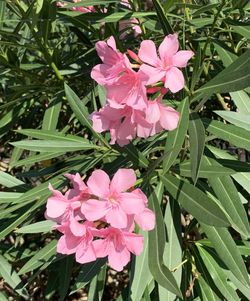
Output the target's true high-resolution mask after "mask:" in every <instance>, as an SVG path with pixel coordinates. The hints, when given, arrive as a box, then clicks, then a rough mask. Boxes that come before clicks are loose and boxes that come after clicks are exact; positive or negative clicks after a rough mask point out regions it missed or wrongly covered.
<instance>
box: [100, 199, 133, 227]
mask: <svg viewBox="0 0 250 301" xmlns="http://www.w3.org/2000/svg"><path fill="white" fill-rule="evenodd" d="M105 218H106V220H107V222H108V223H109V224H110V225H111V226H112V227H115V228H118V229H122V228H126V227H127V224H128V219H127V215H126V213H125V212H124V211H123V209H122V208H121V207H120V206H119V205H118V206H114V207H113V208H112V209H111V210H109V211H108V212H107V213H106V215H105Z"/></svg>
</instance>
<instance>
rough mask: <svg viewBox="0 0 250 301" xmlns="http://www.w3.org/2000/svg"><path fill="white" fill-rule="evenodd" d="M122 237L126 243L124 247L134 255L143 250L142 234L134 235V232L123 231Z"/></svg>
mask: <svg viewBox="0 0 250 301" xmlns="http://www.w3.org/2000/svg"><path fill="white" fill-rule="evenodd" d="M123 237H124V239H125V243H126V247H127V248H128V250H129V251H130V252H132V253H133V254H135V255H139V254H140V253H141V252H142V250H143V240H144V238H143V236H142V235H136V234H134V233H128V232H126V233H124V236H123Z"/></svg>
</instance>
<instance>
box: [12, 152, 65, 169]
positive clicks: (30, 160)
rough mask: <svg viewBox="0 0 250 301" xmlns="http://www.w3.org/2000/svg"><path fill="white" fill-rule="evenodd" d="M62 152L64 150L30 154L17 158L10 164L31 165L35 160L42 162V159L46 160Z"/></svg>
mask: <svg viewBox="0 0 250 301" xmlns="http://www.w3.org/2000/svg"><path fill="white" fill-rule="evenodd" d="M63 154H64V152H56V153H52V152H50V153H41V154H38V155H33V156H30V157H28V158H26V159H22V160H19V161H17V162H14V163H13V165H12V166H13V167H19V166H25V165H26V166H27V165H32V164H34V163H37V162H42V161H46V160H49V159H53V158H56V157H59V156H61V155H63Z"/></svg>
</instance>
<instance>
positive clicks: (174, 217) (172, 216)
mask: <svg viewBox="0 0 250 301" xmlns="http://www.w3.org/2000/svg"><path fill="white" fill-rule="evenodd" d="M164 222H165V225H166V232H167V241H166V245H165V250H164V256H163V261H164V264H165V265H166V266H167V267H169V268H170V269H171V270H172V271H173V276H174V278H175V279H176V282H177V283H178V285H179V286H180V283H181V275H182V266H181V262H182V248H181V212H180V207H179V204H178V203H177V202H176V201H175V200H174V199H173V198H172V197H169V200H168V203H167V207H166V211H165V215H164ZM175 269H176V270H175ZM158 289H159V296H160V300H165V301H174V300H175V299H176V296H175V295H174V294H172V293H171V292H170V291H168V290H166V289H165V288H163V287H162V286H159V288H158Z"/></svg>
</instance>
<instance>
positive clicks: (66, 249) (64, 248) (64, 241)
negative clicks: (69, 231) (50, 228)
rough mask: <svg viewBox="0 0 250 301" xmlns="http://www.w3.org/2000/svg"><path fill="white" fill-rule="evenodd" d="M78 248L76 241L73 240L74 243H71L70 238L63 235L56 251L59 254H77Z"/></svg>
mask: <svg viewBox="0 0 250 301" xmlns="http://www.w3.org/2000/svg"><path fill="white" fill-rule="evenodd" d="M76 247H77V244H76V243H75V241H73V240H72V243H70V242H69V240H68V237H67V236H66V235H63V236H61V237H60V238H59V240H58V243H57V249H56V251H57V253H61V254H67V255H69V254H73V253H75V250H76Z"/></svg>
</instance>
